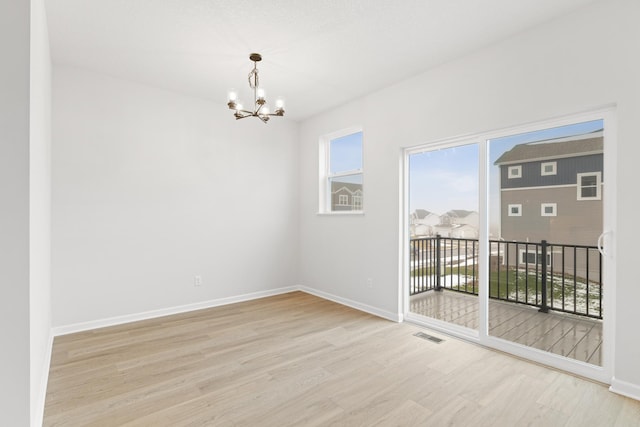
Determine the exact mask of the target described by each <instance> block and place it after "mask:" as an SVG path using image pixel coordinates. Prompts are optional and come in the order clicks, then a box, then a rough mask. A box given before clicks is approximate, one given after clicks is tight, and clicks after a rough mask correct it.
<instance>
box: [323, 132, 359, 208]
mask: <svg viewBox="0 0 640 427" xmlns="http://www.w3.org/2000/svg"><path fill="white" fill-rule="evenodd" d="M356 133H360V134H361V141H362V152H361V156H362V158H361V162H362V168H360V169H355V170H349V171H341V172H337V173H331V142H332V141H333V140H336V139H339V138H342V137H345V136H349V135H353V134H356ZM319 148H320V150H319V186H318V187H319V191H318V214H319V215H362V214H363V213H364V207H363V198H364V190H363V188H364V131H363V129H362V127H361V126H354V127H350V128H346V129H343V130H340V131H336V132H332V133H328V134H325V135H322V136H321V137H320V142H319ZM348 176H360V180H361V182H362V184H361V185H362V188H361V189H360V194H359V197H360V209H357V210H356V209H353V206H352V205H353V203H352V204H351V205H350V204H348V203H347V204H346V205H339V204H336V206H352V209H351V210H333V209H332V206H331V203H332V192H331V181H332V180H333V179H335V178H340V177H348Z"/></svg>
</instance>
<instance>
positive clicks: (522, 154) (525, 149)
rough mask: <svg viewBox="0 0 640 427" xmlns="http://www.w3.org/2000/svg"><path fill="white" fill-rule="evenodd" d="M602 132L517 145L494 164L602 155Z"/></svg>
mask: <svg viewBox="0 0 640 427" xmlns="http://www.w3.org/2000/svg"><path fill="white" fill-rule="evenodd" d="M602 149H603V138H602V131H601V130H600V131H597V132H592V133H588V134H584V135H577V136H572V137H567V138H557V139H550V140H546V141H536V142H529V143H526V144H518V145H515V146H514V147H513V148H512V149H511V150H509V151H507V152H505V153H504V154H502V156H500V157H499V158H498V159H497V160H496V161H495V162H494V164H496V165H502V164H509V163H523V162H532V161H536V160H546V159H556V158H562V157H576V156H581V155H588V154H599V153H602Z"/></svg>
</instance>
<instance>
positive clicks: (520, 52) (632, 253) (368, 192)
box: [300, 0, 640, 396]
mask: <svg viewBox="0 0 640 427" xmlns="http://www.w3.org/2000/svg"><path fill="white" fill-rule="evenodd" d="M639 18H640V2H637V1H635V0H611V1H601V2H598V3H595V4H593V5H592V6H590V7H588V8H586V9H583V10H582V11H579V12H577V13H574V14H572V15H569V16H566V17H564V18H562V19H558V20H556V21H553V22H550V23H548V24H547V25H544V26H541V27H538V28H537V29H535V30H532V31H528V32H525V33H522V34H520V35H518V36H517V37H514V38H512V39H510V40H507V41H505V42H502V43H500V44H497V45H494V46H491V47H489V48H486V49H483V50H481V51H478V52H477V53H475V54H473V55H470V56H467V57H465V58H462V59H460V60H457V61H454V62H451V63H448V64H446V65H444V66H441V67H439V68H437V69H434V70H432V71H430V72H427V73H424V74H422V75H420V76H417V77H415V78H413V79H411V80H408V81H404V82H401V83H399V84H397V85H395V86H393V87H390V88H387V89H385V90H381V91H378V92H376V93H373V94H371V95H369V96H367V97H365V98H362V99H359V100H356V101H354V102H352V103H351V104H349V105H346V106H343V107H341V108H339V109H336V110H334V111H332V112H328V113H326V114H322V115H320V116H318V117H315V118H312V119H309V120H307V121H305V122H304V123H302V125H301V129H300V144H301V147H300V187H301V189H302V191H301V192H300V229H301V232H300V253H301V254H300V283H301V284H302V285H304V286H309V287H313V288H315V289H317V290H319V291H321V292H325V293H329V294H333V295H335V296H337V297H339V298H341V299H348V300H352V301H356V302H357V303H359V304H361V305H368V306H371V307H375V308H376V309H377V310H378V311H380V312H387V313H391V314H394V315H399V314H400V304H399V297H398V293H399V292H398V287H399V279H398V276H399V262H398V258H399V243H398V242H399V227H400V224H399V200H400V198H401V189H400V173H401V170H400V169H401V167H400V161H399V159H400V153H401V149H402V147H410V146H415V145H418V144H420V143H424V142H429V141H434V140H438V139H442V138H447V137H454V136H459V135H464V134H469V133H477V132H483V131H488V130H492V129H500V128H504V127H509V126H514V125H520V124H524V123H527V122H531V121H537V120H544V119H548V118H553V117H555V116H559V115H565V114H570V113H576V112H581V111H584V110H587V109H591V108H594V107H599V106H603V105H605V104H610V103H616V104H617V119H618V137H619V139H618V143H619V145H618V160H619V162H618V168H617V170H616V171H615V172H614V173H617V174H618V175H617V181H618V189H617V190H618V194H619V195H620V197H618V206H617V215H618V216H617V226H618V230H620V231H622V232H620V233H618V236H617V247H616V252H617V272H616V273H617V283H616V287H617V310H616V313H610V314H609V315H611V316H615V322H616V323H615V324H616V326H617V330H616V349H615V377H616V379H618V380H619V381H621V383H622V384H627V385H628V386H629V387H630V390H632V391H633V392H635V393H637V396H640V365H638V360H640V340H639V339H638V333H637V325H638V324H640V311H639V310H638V309H637V306H638V304H640V286H638V283H637V282H638V281H637V268H636V267H635V262H634V259H635V258H636V255H637V250H636V247H637V242H638V241H640V235H639V233H638V228H637V227H636V226H635V222H636V221H635V215H634V212H635V208H634V205H633V204H634V203H635V201H634V197H624V195H632V194H637V188H636V185H635V181H636V180H635V179H634V177H635V175H636V170H637V163H638V158H639V154H640V149H639V148H638V147H639V143H638V141H640V127H639V126H638V117H640V80H639V77H638V76H640V62H639V57H638V55H637V50H638V40H640V27H639V26H638V25H637V22H638V19H639ZM356 125H362V126H363V129H364V168H365V171H364V188H365V195H364V208H365V214H364V216H361V217H330V216H318V215H316V212H317V210H318V206H317V203H318V192H317V187H318V138H319V136H320V135H323V134H326V133H329V132H334V131H336V130H339V129H342V128H346V127H351V126H356ZM367 277H371V278H373V283H374V286H373V289H371V290H368V289H366V287H365V281H366V278H367Z"/></svg>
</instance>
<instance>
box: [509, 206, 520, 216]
mask: <svg viewBox="0 0 640 427" xmlns="http://www.w3.org/2000/svg"><path fill="white" fill-rule="evenodd" d="M507 209H508V212H509V216H522V205H509V206H508V207H507Z"/></svg>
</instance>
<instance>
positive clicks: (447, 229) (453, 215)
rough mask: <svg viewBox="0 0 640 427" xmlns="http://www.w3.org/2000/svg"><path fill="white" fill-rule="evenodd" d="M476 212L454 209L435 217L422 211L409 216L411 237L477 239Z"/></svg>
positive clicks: (419, 210) (416, 211) (431, 213)
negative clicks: (436, 236)
mask: <svg viewBox="0 0 640 427" xmlns="http://www.w3.org/2000/svg"><path fill="white" fill-rule="evenodd" d="M478 224H479V217H478V212H474V211H466V210H462V209H455V210H450V211H448V212H446V213H445V214H443V215H437V214H434V213H433V212H429V211H427V210H424V209H416V210H415V212H413V213H412V214H411V229H410V231H411V236H412V237H413V236H427V237H432V236H435V235H436V234H439V235H440V236H442V237H457V238H465V239H477V238H478Z"/></svg>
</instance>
